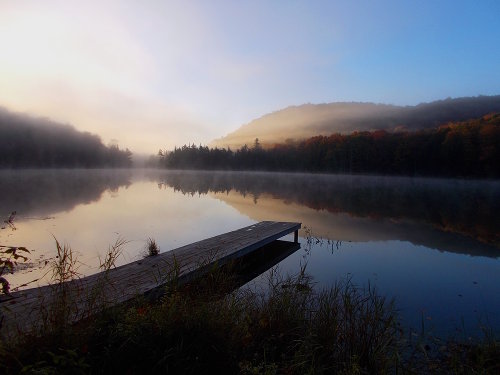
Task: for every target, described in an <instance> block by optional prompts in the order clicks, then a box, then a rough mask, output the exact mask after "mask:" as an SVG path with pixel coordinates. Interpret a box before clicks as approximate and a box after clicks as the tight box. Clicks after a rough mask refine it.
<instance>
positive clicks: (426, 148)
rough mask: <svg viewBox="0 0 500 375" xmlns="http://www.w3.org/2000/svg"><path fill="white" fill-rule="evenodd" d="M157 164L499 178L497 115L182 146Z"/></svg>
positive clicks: (499, 123) (499, 127) (499, 117)
mask: <svg viewBox="0 0 500 375" xmlns="http://www.w3.org/2000/svg"><path fill="white" fill-rule="evenodd" d="M159 163H160V165H161V166H164V167H167V168H176V169H188V168H189V169H235V170H268V171H307V172H327V173H355V174H390V175H410V176H442V177H473V178H476V177H480V178H484V177H487V178H500V114H490V115H487V116H483V117H481V118H479V119H476V120H469V121H465V122H460V123H453V124H448V125H445V126H440V127H438V128H433V129H425V130H419V131H414V132H409V131H399V132H386V131H384V130H377V131H372V132H354V133H352V134H344V135H343V134H339V133H335V134H332V135H329V136H316V137H311V138H308V139H305V140H302V141H299V142H286V143H281V144H275V145H274V146H272V147H268V148H263V147H262V146H261V145H260V144H259V143H258V141H257V140H255V141H254V144H253V145H252V146H251V147H247V146H243V147H242V148H240V149H238V150H236V151H232V150H230V149H220V148H212V149H210V148H208V147H202V146H200V147H196V146H194V145H193V146H184V147H182V148H177V149H175V150H174V151H172V152H160V155H159Z"/></svg>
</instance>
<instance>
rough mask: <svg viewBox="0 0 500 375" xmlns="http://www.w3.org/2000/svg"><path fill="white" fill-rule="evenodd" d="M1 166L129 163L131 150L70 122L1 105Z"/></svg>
mask: <svg viewBox="0 0 500 375" xmlns="http://www.w3.org/2000/svg"><path fill="white" fill-rule="evenodd" d="M0 150H1V152H0V168H101V167H129V166H131V164H132V160H131V157H132V152H131V151H130V150H128V149H126V150H121V149H120V148H119V147H118V146H117V145H110V146H105V145H104V144H103V143H102V141H101V139H100V138H99V137H98V136H97V135H94V134H91V133H88V132H80V131H77V130H76V129H74V128H73V127H72V126H69V125H62V124H59V123H56V122H53V121H50V120H48V119H40V118H33V117H29V116H26V115H20V114H14V113H10V112H7V111H5V110H3V109H1V108H0Z"/></svg>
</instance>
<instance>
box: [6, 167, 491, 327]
mask: <svg viewBox="0 0 500 375" xmlns="http://www.w3.org/2000/svg"><path fill="white" fill-rule="evenodd" d="M12 211H16V212H17V215H16V219H15V221H14V224H15V230H13V228H10V227H5V229H2V230H1V231H0V245H13V246H25V247H27V248H28V249H30V250H33V252H32V254H31V259H30V263H31V267H27V268H26V267H23V268H22V269H19V270H18V271H17V272H15V273H14V274H12V275H8V278H9V281H10V282H11V284H12V286H13V287H16V286H19V285H22V284H24V283H27V282H29V281H31V280H34V279H37V278H39V277H41V276H43V275H44V274H45V273H47V266H45V261H46V260H50V259H51V257H53V256H54V254H55V241H54V237H55V238H57V239H58V240H59V241H60V242H63V243H67V244H69V245H70V246H71V247H72V248H73V249H74V250H75V251H76V252H77V254H78V255H79V260H80V268H79V272H80V273H81V274H82V275H85V274H90V273H93V272H96V270H97V266H98V265H99V257H101V258H102V257H103V255H104V253H105V250H106V249H107V248H108V246H109V245H111V244H113V243H114V242H115V240H116V239H117V238H123V239H125V240H127V241H129V242H128V243H127V244H126V246H125V248H124V255H123V257H122V258H121V259H120V260H119V264H124V263H127V262H130V261H133V260H136V259H139V258H140V257H141V256H142V254H143V252H144V247H145V241H146V239H147V238H148V237H151V238H154V239H155V240H156V241H157V243H158V244H159V246H160V248H161V251H162V252H164V251H168V250H170V249H173V248H176V247H179V246H182V245H185V244H188V243H191V242H195V241H197V240H201V239H204V238H208V237H211V236H214V235H217V234H221V233H224V232H227V231H230V230H234V229H238V228H241V227H243V226H246V225H250V224H252V223H255V222H258V221H262V220H275V221H297V222H301V223H302V226H303V229H302V230H301V232H300V236H301V238H300V242H301V246H302V248H301V249H300V250H298V251H297V252H295V253H294V254H292V255H290V256H289V257H288V258H286V259H285V260H283V261H282V262H281V263H280V265H279V268H280V270H281V271H282V272H283V273H295V272H298V270H299V269H300V266H301V265H304V264H307V266H306V269H307V271H308V272H309V273H310V274H311V275H312V276H313V277H314V280H315V281H316V282H317V287H318V288H321V287H326V286H328V285H330V284H332V283H334V282H335V281H336V280H338V279H341V278H345V277H350V278H352V279H353V281H354V282H355V283H356V284H357V285H359V286H361V287H362V286H366V285H368V283H370V284H371V285H372V286H373V285H375V286H376V287H377V288H378V290H379V292H380V293H382V294H384V295H386V296H387V297H388V298H391V297H394V298H395V299H396V304H397V306H398V308H399V309H400V310H401V317H402V319H403V324H405V325H407V326H412V327H414V328H420V326H421V323H422V321H423V322H424V324H425V327H426V329H428V330H431V331H432V330H434V331H435V332H438V333H440V334H443V333H454V332H458V333H460V334H469V333H472V332H476V331H477V329H478V322H481V323H487V324H489V325H490V326H492V327H493V328H494V329H496V330H498V329H500V319H499V318H498V316H499V315H500V314H499V312H500V301H499V299H498V297H497V296H498V295H499V292H500V290H499V287H498V285H500V284H499V281H500V273H499V272H498V271H499V270H500V267H499V266H500V259H499V258H500V238H499V236H500V227H499V226H500V224H499V220H498V212H500V183H499V182H497V181H464V180H439V179H419V178H401V177H398V178H396V177H376V176H369V177H367V176H341V175H311V174H277V173H246V172H245V173H244V172H210V173H204V172H184V171H155V170H143V171H142V170H136V171H129V170H122V171H120V170H90V171H89V170H82V171H69V170H60V171H55V170H37V171H2V172H0V215H2V217H5V218H2V222H3V220H5V219H6V218H7V217H8V216H9V214H10V213H11V212H12ZM49 277H50V275H49V274H47V275H45V277H44V278H42V280H41V283H44V282H45V283H46V282H47V281H48V280H49ZM264 279H265V276H261V277H260V278H258V279H257V280H256V281H255V282H254V283H255V284H257V285H261V284H262V283H263V280H264ZM36 285H37V283H32V284H29V286H30V287H31V286H36ZM464 331H465V333H464Z"/></svg>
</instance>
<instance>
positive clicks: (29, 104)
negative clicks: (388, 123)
mask: <svg viewBox="0 0 500 375" xmlns="http://www.w3.org/2000/svg"><path fill="white" fill-rule="evenodd" d="M499 17H500V1H489V0H482V1H478V0H476V1H440V0H434V1H416V0H415V1H355V0H354V1H159V0H158V1H154V0H150V1H141V2H138V1H132V0H121V1H118V0H108V1H94V0H88V1H70V2H68V1H60V0H46V1H43V2H40V1H35V0H24V1H16V0H0V45H1V46H2V48H0V105H2V106H4V107H6V108H9V109H12V110H15V111H20V112H29V113H33V114H37V115H41V116H47V117H51V118H54V119H56V120H58V121H62V122H68V123H72V124H73V125H75V127H77V128H78V129H81V130H89V131H92V132H95V133H98V134H100V135H101V136H102V138H103V140H104V141H105V142H109V141H111V140H112V139H116V140H117V141H118V143H119V144H120V145H121V146H123V147H129V148H131V149H133V150H135V151H143V152H155V150H157V149H158V148H173V146H174V145H182V144H184V143H189V142H195V143H207V142H209V141H210V140H212V139H213V138H217V137H220V136H223V135H225V134H227V133H228V132H230V131H232V130H234V129H236V128H237V127H239V126H240V125H242V124H244V123H247V122H249V121H251V120H252V119H254V118H257V117H260V116H262V115H264V114H265V113H268V112H271V111H274V110H278V109H281V108H284V107H286V106H289V105H299V104H303V103H328V102H334V101H369V102H377V103H390V104H400V105H414V104H418V103H420V102H428V101H432V100H436V99H443V98H446V97H459V96H475V95H480V94H482V95H494V94H500V48H499V47H498V46H499V45H500V22H498V19H499Z"/></svg>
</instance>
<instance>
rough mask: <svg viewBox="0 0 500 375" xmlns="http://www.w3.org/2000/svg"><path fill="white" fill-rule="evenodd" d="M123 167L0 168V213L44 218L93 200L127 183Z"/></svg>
mask: <svg viewBox="0 0 500 375" xmlns="http://www.w3.org/2000/svg"><path fill="white" fill-rule="evenodd" d="M131 175H132V173H131V172H130V171H127V170H74V169H73V170H46V169H44V170H24V171H16V170H4V171H0V213H1V214H3V215H5V214H6V213H7V212H11V211H17V212H18V213H19V215H21V217H24V218H26V217H29V216H37V217H40V218H46V217H48V216H50V215H52V214H54V213H55V212H60V211H70V210H72V209H73V208H74V207H75V206H76V205H78V204H82V203H83V204H85V203H90V202H97V201H99V200H100V199H101V196H102V193H103V192H105V191H111V192H114V191H117V189H118V188H119V187H121V186H124V187H128V186H129V185H130V179H131Z"/></svg>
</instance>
